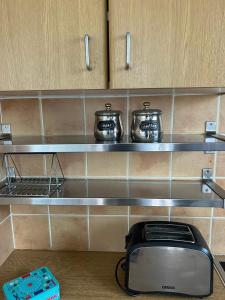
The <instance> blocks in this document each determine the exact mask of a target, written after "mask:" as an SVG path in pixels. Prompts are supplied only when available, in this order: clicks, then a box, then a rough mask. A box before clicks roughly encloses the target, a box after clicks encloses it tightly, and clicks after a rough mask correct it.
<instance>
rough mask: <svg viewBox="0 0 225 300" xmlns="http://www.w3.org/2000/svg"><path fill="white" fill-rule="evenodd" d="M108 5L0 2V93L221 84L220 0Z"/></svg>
mask: <svg viewBox="0 0 225 300" xmlns="http://www.w3.org/2000/svg"><path fill="white" fill-rule="evenodd" d="M108 1H109V7H108V9H109V36H107V20H106V17H107V1H106V0H0V90H1V91H4V90H6V91H8V90H9V91H10V90H64V89H106V88H108V87H110V88H112V89H119V88H125V89H127V88H171V87H177V88H179V87H224V86H225V59H224V56H225V34H224V33H225V1H224V0H108ZM128 32H129V33H130V36H131V47H130V49H131V56H130V58H131V64H130V68H127V67H126V33H128ZM85 34H88V35H89V37H90V40H89V50H90V64H91V70H88V69H87V67H86V65H85V45H84V35H85ZM108 39H109V49H108V48H107V47H108ZM108 53H109V58H108ZM108 61H109V63H108ZM108 65H109V66H110V70H109V75H110V85H109V86H108V70H107V69H108Z"/></svg>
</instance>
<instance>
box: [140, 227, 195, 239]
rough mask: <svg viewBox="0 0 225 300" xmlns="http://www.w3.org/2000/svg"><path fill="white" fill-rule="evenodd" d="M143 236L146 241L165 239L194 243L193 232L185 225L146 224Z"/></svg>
mask: <svg viewBox="0 0 225 300" xmlns="http://www.w3.org/2000/svg"><path fill="white" fill-rule="evenodd" d="M144 238H145V240H146V241H153V240H161V241H162V240H167V241H179V242H188V243H195V239H194V236H193V233H192V231H191V229H190V227H189V226H186V225H170V224H146V225H145V227H144Z"/></svg>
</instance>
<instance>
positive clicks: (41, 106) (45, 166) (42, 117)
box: [38, 97, 47, 176]
mask: <svg viewBox="0 0 225 300" xmlns="http://www.w3.org/2000/svg"><path fill="white" fill-rule="evenodd" d="M38 105H39V114H40V125H41V135H42V136H44V135H45V127H44V116H43V105H42V98H41V97H39V98H38ZM43 170H44V175H45V176H47V156H46V154H43Z"/></svg>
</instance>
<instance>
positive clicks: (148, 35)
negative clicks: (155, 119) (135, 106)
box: [109, 0, 225, 88]
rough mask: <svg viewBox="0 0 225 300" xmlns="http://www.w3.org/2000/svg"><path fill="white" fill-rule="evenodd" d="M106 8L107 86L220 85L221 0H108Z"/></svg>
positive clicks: (223, 65)
mask: <svg viewBox="0 0 225 300" xmlns="http://www.w3.org/2000/svg"><path fill="white" fill-rule="evenodd" d="M109 12H110V17H109V20H110V21H109V38H110V87H111V88H166V87H224V86H225V34H224V33H225V1H224V0H109ZM127 32H130V34H131V67H130V69H126V68H125V64H126V33H127Z"/></svg>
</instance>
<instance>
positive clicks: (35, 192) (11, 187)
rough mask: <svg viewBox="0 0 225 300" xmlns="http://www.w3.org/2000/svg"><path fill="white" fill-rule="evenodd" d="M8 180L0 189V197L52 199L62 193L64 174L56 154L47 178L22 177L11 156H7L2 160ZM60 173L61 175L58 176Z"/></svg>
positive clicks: (53, 155) (52, 158)
mask: <svg viewBox="0 0 225 300" xmlns="http://www.w3.org/2000/svg"><path fill="white" fill-rule="evenodd" d="M2 167H3V170H5V172H6V174H5V175H6V180H5V181H4V184H3V185H2V187H1V188H0V196H5V197H50V196H51V195H52V194H53V193H54V192H56V191H60V190H61V188H62V185H63V182H64V180H65V179H64V174H63V170H62V167H61V164H60V161H59V158H58V156H57V154H56V153H52V154H51V163H50V175H49V176H46V177H23V176H21V174H20V172H19V169H18V167H17V165H16V162H15V160H14V159H13V157H12V155H11V154H5V155H4V156H3V160H2ZM58 171H60V174H58V173H59V172H58Z"/></svg>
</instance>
